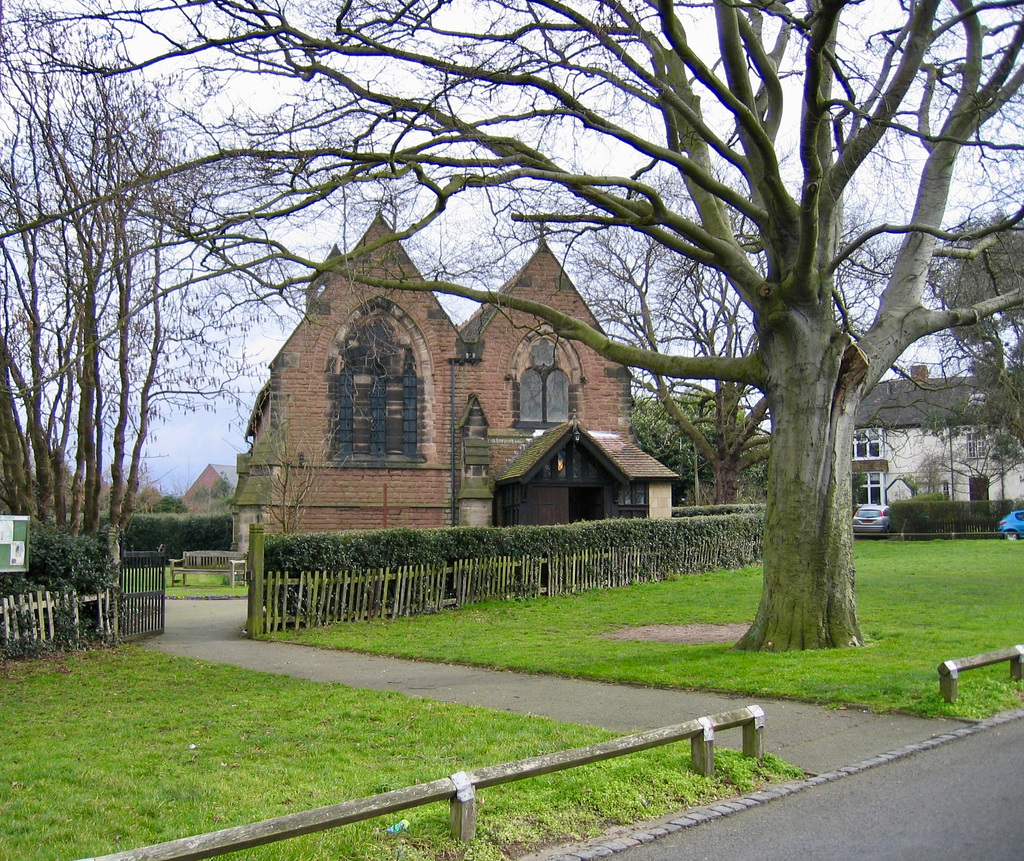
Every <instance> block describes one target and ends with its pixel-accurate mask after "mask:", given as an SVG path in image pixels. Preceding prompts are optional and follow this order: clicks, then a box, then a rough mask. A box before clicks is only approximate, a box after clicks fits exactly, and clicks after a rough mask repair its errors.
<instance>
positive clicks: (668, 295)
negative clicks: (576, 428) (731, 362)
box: [572, 230, 768, 504]
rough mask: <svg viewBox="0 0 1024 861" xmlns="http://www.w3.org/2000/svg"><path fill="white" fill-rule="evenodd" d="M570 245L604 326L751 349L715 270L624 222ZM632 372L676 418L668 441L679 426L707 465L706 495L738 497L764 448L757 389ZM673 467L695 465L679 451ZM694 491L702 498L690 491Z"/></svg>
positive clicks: (704, 350)
mask: <svg viewBox="0 0 1024 861" xmlns="http://www.w3.org/2000/svg"><path fill="white" fill-rule="evenodd" d="M572 250H573V252H574V253H573V255H572V256H573V259H574V262H575V263H576V266H575V271H577V272H579V273H581V277H580V282H581V284H582V285H584V286H583V288H582V289H583V292H584V294H585V296H586V299H587V302H588V304H589V305H590V307H591V308H592V309H593V311H594V314H595V316H596V317H597V319H598V321H599V322H600V323H601V324H602V326H603V327H604V329H605V331H607V332H609V333H612V334H614V335H616V336H618V337H620V338H622V339H623V340H624V341H626V342H627V343H630V344H634V345H636V346H638V347H641V348H643V349H645V350H649V351H651V352H654V353H666V354H670V355H672V354H675V355H690V356H702V357H728V358H739V357H743V356H749V355H752V354H753V353H754V350H755V346H756V338H755V335H754V326H753V322H752V320H751V319H750V316H749V314H748V313H747V312H746V310H745V308H744V306H743V304H742V302H740V300H739V298H738V297H737V296H736V294H735V293H734V292H733V291H732V290H731V288H730V287H729V285H728V283H727V282H726V279H725V278H724V277H723V276H722V275H721V274H720V273H717V272H715V271H713V270H710V269H707V268H706V267H702V266H699V265H697V264H695V263H693V261H690V260H688V259H686V258H681V257H679V256H678V255H676V254H672V253H670V252H669V251H668V249H666V248H665V247H664V246H662V245H660V244H659V243H657V242H654V241H653V240H651V239H650V238H649V237H646V236H643V235H639V234H631V233H629V232H626V231H622V230H608V231H603V232H601V233H591V234H586V235H585V236H583V237H582V238H581V240H580V241H579V242H577V243H576V244H575V245H574V246H573V249H572ZM634 382H635V383H636V384H637V385H638V386H639V387H640V390H641V391H642V392H645V393H647V397H656V398H657V399H658V400H659V402H660V404H661V408H662V410H663V412H664V415H665V416H666V417H668V418H669V419H670V421H671V422H672V423H673V424H674V425H675V429H676V430H675V432H674V433H670V434H669V435H670V437H672V438H673V439H674V442H675V447H676V448H679V442H680V440H679V434H682V435H683V436H685V437H686V439H687V440H688V441H689V443H690V445H689V448H691V449H692V448H696V452H697V456H698V457H699V458H700V459H701V460H702V461H703V462H704V463H705V464H707V466H708V467H709V470H710V473H711V476H710V477H711V481H710V482H709V486H710V488H711V494H710V500H711V501H712V502H713V503H715V504H726V503H732V502H736V501H738V499H739V493H740V485H741V476H742V474H743V472H744V471H745V470H747V469H749V468H750V467H752V466H754V465H756V464H758V463H762V462H763V461H765V460H767V458H768V437H767V434H766V432H765V425H766V423H767V416H766V411H767V401H766V400H765V398H764V397H763V396H762V395H761V394H760V393H759V392H757V390H756V389H754V388H753V387H751V386H748V385H744V384H743V383H737V382H731V381H723V380H711V381H709V384H708V385H703V384H702V381H700V380H686V379H678V378H673V377H668V376H666V375H664V374H652V373H649V372H645V371H644V370H643V369H640V370H639V371H638V372H636V373H635V374H634ZM644 409H645V410H646V409H647V407H646V405H645V406H644ZM639 418H640V419H641V420H643V418H644V416H643V415H641V416H639ZM659 424H660V423H652V422H650V421H648V422H647V423H646V426H645V430H644V432H642V433H640V439H641V440H642V441H646V443H647V444H648V445H649V446H651V448H647V449H646V450H647V451H648V452H649V453H650V454H652V455H654V456H655V457H658V455H657V454H656V453H655V451H654V449H655V448H659V447H661V446H660V445H659V442H658V440H657V439H656V437H655V436H654V435H653V434H652V433H651V431H653V430H655V428H657V427H658V426H659ZM662 429H663V430H665V431H666V432H668V428H666V427H663V428H662ZM665 442H666V443H669V440H666V441H665ZM642 444H643V443H642ZM672 447H673V446H672V445H671V444H669V445H667V447H666V451H668V450H670V449H671V448H672ZM675 459H676V460H679V458H675ZM663 462H666V463H667V461H663ZM669 465H670V466H672V468H673V469H677V467H676V466H675V465H674V464H669ZM679 468H682V469H684V470H685V471H686V472H688V473H690V475H691V476H696V475H697V473H695V472H694V470H693V467H692V464H689V463H688V462H687V461H683V460H680V462H679ZM689 483H690V485H691V486H694V487H697V486H699V479H698V481H697V482H695V481H694V480H693V478H692V477H691V480H690V482H689ZM693 501H694V503H695V504H699V503H700V500H699V499H697V498H696V494H695V495H694V499H693Z"/></svg>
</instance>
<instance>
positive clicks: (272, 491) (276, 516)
mask: <svg viewBox="0 0 1024 861" xmlns="http://www.w3.org/2000/svg"><path fill="white" fill-rule="evenodd" d="M386 229H387V228H386V226H385V225H384V224H383V222H380V221H378V222H377V223H375V224H374V225H373V226H372V227H371V228H370V230H369V231H368V233H367V237H364V241H366V238H368V237H374V236H377V235H380V233H381V232H382V231H385V230H386ZM374 267H375V269H376V270H377V271H378V272H379V273H380V274H384V275H387V276H388V277H394V276H395V275H396V274H398V273H400V274H401V276H402V277H403V278H404V279H406V280H410V279H411V280H422V278H421V276H420V275H419V272H418V271H417V269H416V267H415V265H414V264H413V263H412V261H411V260H410V259H409V257H408V255H407V254H406V253H405V251H404V250H403V249H402V248H401V247H400V246H398V245H397V244H393V245H390V246H388V247H387V250H386V252H383V253H382V254H381V255H379V256H378V257H377V258H376V259H375V263H374ZM501 289H502V291H508V292H515V293H516V294H517V295H519V296H524V297H529V298H532V299H536V300H538V301H541V302H544V303H546V304H549V305H552V306H554V307H556V308H558V309H560V310H564V311H566V312H568V313H571V314H574V315H577V316H581V317H583V318H584V319H587V320H589V321H591V322H594V323H595V324H596V321H595V320H594V318H593V316H592V314H591V312H590V310H589V309H588V308H587V305H586V303H585V302H584V301H583V299H582V297H581V296H580V294H579V293H578V292H577V291H576V288H575V287H574V286H573V284H572V283H571V282H570V280H569V278H568V277H567V276H566V274H565V273H564V271H563V270H562V268H561V266H560V265H559V263H558V261H557V259H556V258H555V256H554V254H552V252H551V251H550V250H549V249H548V247H547V245H546V244H545V243H543V242H542V243H541V244H540V246H539V247H538V249H537V251H536V252H535V253H534V255H533V256H532V257H531V258H530V260H529V261H528V262H527V263H526V265H525V266H523V268H522V269H520V271H519V272H518V273H517V274H516V275H515V276H514V277H513V278H512V279H511V280H510V281H508V282H507V283H506V284H505V285H504V286H503V287H502V288H501ZM630 405H631V396H630V381H629V374H628V372H627V371H626V369H624V368H622V367H621V366H619V365H616V364H614V363H612V362H609V361H608V360H606V359H603V358H601V357H600V356H598V355H597V354H596V353H594V352H593V351H591V350H590V349H589V348H587V347H584V346H582V345H579V344H576V343H573V342H571V341H568V340H566V339H563V338H558V337H557V336H556V335H555V334H554V332H553V331H552V329H551V327H550V326H548V325H547V324H544V323H540V322H538V321H537V320H536V319H535V318H533V317H530V316H528V315H525V314H521V313H519V312H515V311H509V310H507V309H500V310H499V309H497V308H494V307H492V306H483V307H481V308H480V309H479V310H478V311H477V313H475V314H474V315H473V316H472V317H471V318H470V319H469V320H467V321H466V322H465V323H464V324H463V325H462V326H460V327H456V326H455V325H454V324H453V323H452V321H451V319H450V318H449V317H448V315H447V313H446V312H445V311H444V309H443V308H442V307H441V306H440V304H439V303H438V301H437V299H436V297H435V296H434V295H433V293H431V292H430V291H429V290H424V291H423V292H410V291H382V290H373V289H370V288H367V287H365V286H363V285H359V284H355V283H353V282H351V281H349V280H347V279H346V278H344V277H343V276H342V275H333V276H330V277H326V278H324V279H322V280H321V281H320V282H319V283H318V284H317V285H315V287H314V288H312V290H311V294H310V296H309V300H308V303H307V314H306V317H305V319H304V320H303V322H302V323H300V324H299V326H298V327H297V328H296V329H295V331H294V332H293V333H292V335H291V336H290V337H289V338H288V340H287V342H286V343H285V345H284V347H283V348H282V349H281V351H280V353H279V354H278V355H277V357H276V358H275V359H274V361H273V362H272V363H271V365H270V379H269V380H268V382H267V384H266V385H265V386H264V388H263V390H262V392H261V393H260V395H259V397H258V400H257V403H256V405H255V408H254V410H253V413H252V417H251V419H250V422H249V426H248V431H247V438H248V439H249V440H250V441H251V448H250V451H249V453H248V454H245V455H241V456H240V457H239V460H238V476H239V484H238V490H237V493H236V495H235V502H236V512H237V513H236V518H235V527H236V540H237V542H238V544H239V546H240V547H244V546H245V543H246V541H247V537H248V526H249V524H250V523H256V522H263V523H266V524H267V529H268V530H269V531H281V530H287V531H304V532H315V531H330V530H340V529H372V528H379V527H387V526H408V527H431V526H445V525H450V524H456V525H476V526H479V525H490V524H497V525H503V524H513V523H533V524H540V523H564V522H569V521H573V520H592V519H600V518H603V517H615V516H645V517H646V516H651V517H669V516H671V483H672V481H673V480H674V479H675V478H676V475H675V473H674V472H672V471H671V470H670V469H668V468H667V467H665V466H663V465H662V464H660V463H659V462H658V461H656V460H654V459H653V458H651V457H649V456H648V455H646V454H644V453H643V452H642V451H641V450H640V449H639V448H637V446H636V445H635V444H634V443H633V442H632V440H631V439H630V426H629V414H630Z"/></svg>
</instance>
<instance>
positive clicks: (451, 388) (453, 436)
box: [448, 358, 458, 526]
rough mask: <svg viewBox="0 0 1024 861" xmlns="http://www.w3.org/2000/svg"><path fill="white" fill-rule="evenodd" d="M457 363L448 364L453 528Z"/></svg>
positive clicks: (452, 361) (453, 513) (451, 522)
mask: <svg viewBox="0 0 1024 861" xmlns="http://www.w3.org/2000/svg"><path fill="white" fill-rule="evenodd" d="M456 361H458V360H457V359H454V358H453V359H449V360H448V362H449V364H450V368H451V377H450V379H451V385H450V390H451V392H450V394H451V403H450V405H449V406H450V410H451V414H450V416H449V427H450V428H451V440H450V442H451V492H452V499H451V521H450V524H449V525H451V526H454V525H455V363H456Z"/></svg>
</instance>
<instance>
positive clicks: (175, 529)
mask: <svg viewBox="0 0 1024 861" xmlns="http://www.w3.org/2000/svg"><path fill="white" fill-rule="evenodd" d="M233 540H234V525H233V521H232V518H231V515H230V514H136V515H135V516H134V517H133V518H132V519H131V523H129V525H128V529H127V530H125V534H124V537H123V540H122V549H123V550H143V551H145V550H156V549H157V548H158V547H160V545H161V544H162V545H163V546H164V548H165V549H166V551H167V555H168V556H169V557H170V558H172V559H175V558H177V559H180V558H181V556H182V554H183V553H184V552H185V551H186V550H230V549H231V544H232V542H233Z"/></svg>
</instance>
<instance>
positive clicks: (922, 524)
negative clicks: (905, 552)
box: [889, 496, 1021, 535]
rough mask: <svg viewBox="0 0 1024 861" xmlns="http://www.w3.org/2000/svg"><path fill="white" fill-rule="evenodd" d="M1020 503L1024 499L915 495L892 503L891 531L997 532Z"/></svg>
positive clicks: (890, 507) (964, 533) (941, 532)
mask: <svg viewBox="0 0 1024 861" xmlns="http://www.w3.org/2000/svg"><path fill="white" fill-rule="evenodd" d="M1019 507H1021V503H1020V502H1015V501H1013V500H1012V499H985V500H969V501H968V500H948V499H940V500H935V499H924V500H922V499H921V498H920V497H916V496H915V497H914V498H913V499H907V500H903V501H901V502H894V503H892V504H891V505H890V506H889V526H890V530H891V531H892V532H899V533H906V534H910V535H913V534H934V535H951V534H960V535H967V534H971V533H979V532H995V529H996V524H997V523H998V522H999V520H1000V518H1001V517H1002V516H1003V515H1004V514H1006V513H1007V512H1008V511H1013V509H1015V508H1019Z"/></svg>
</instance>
